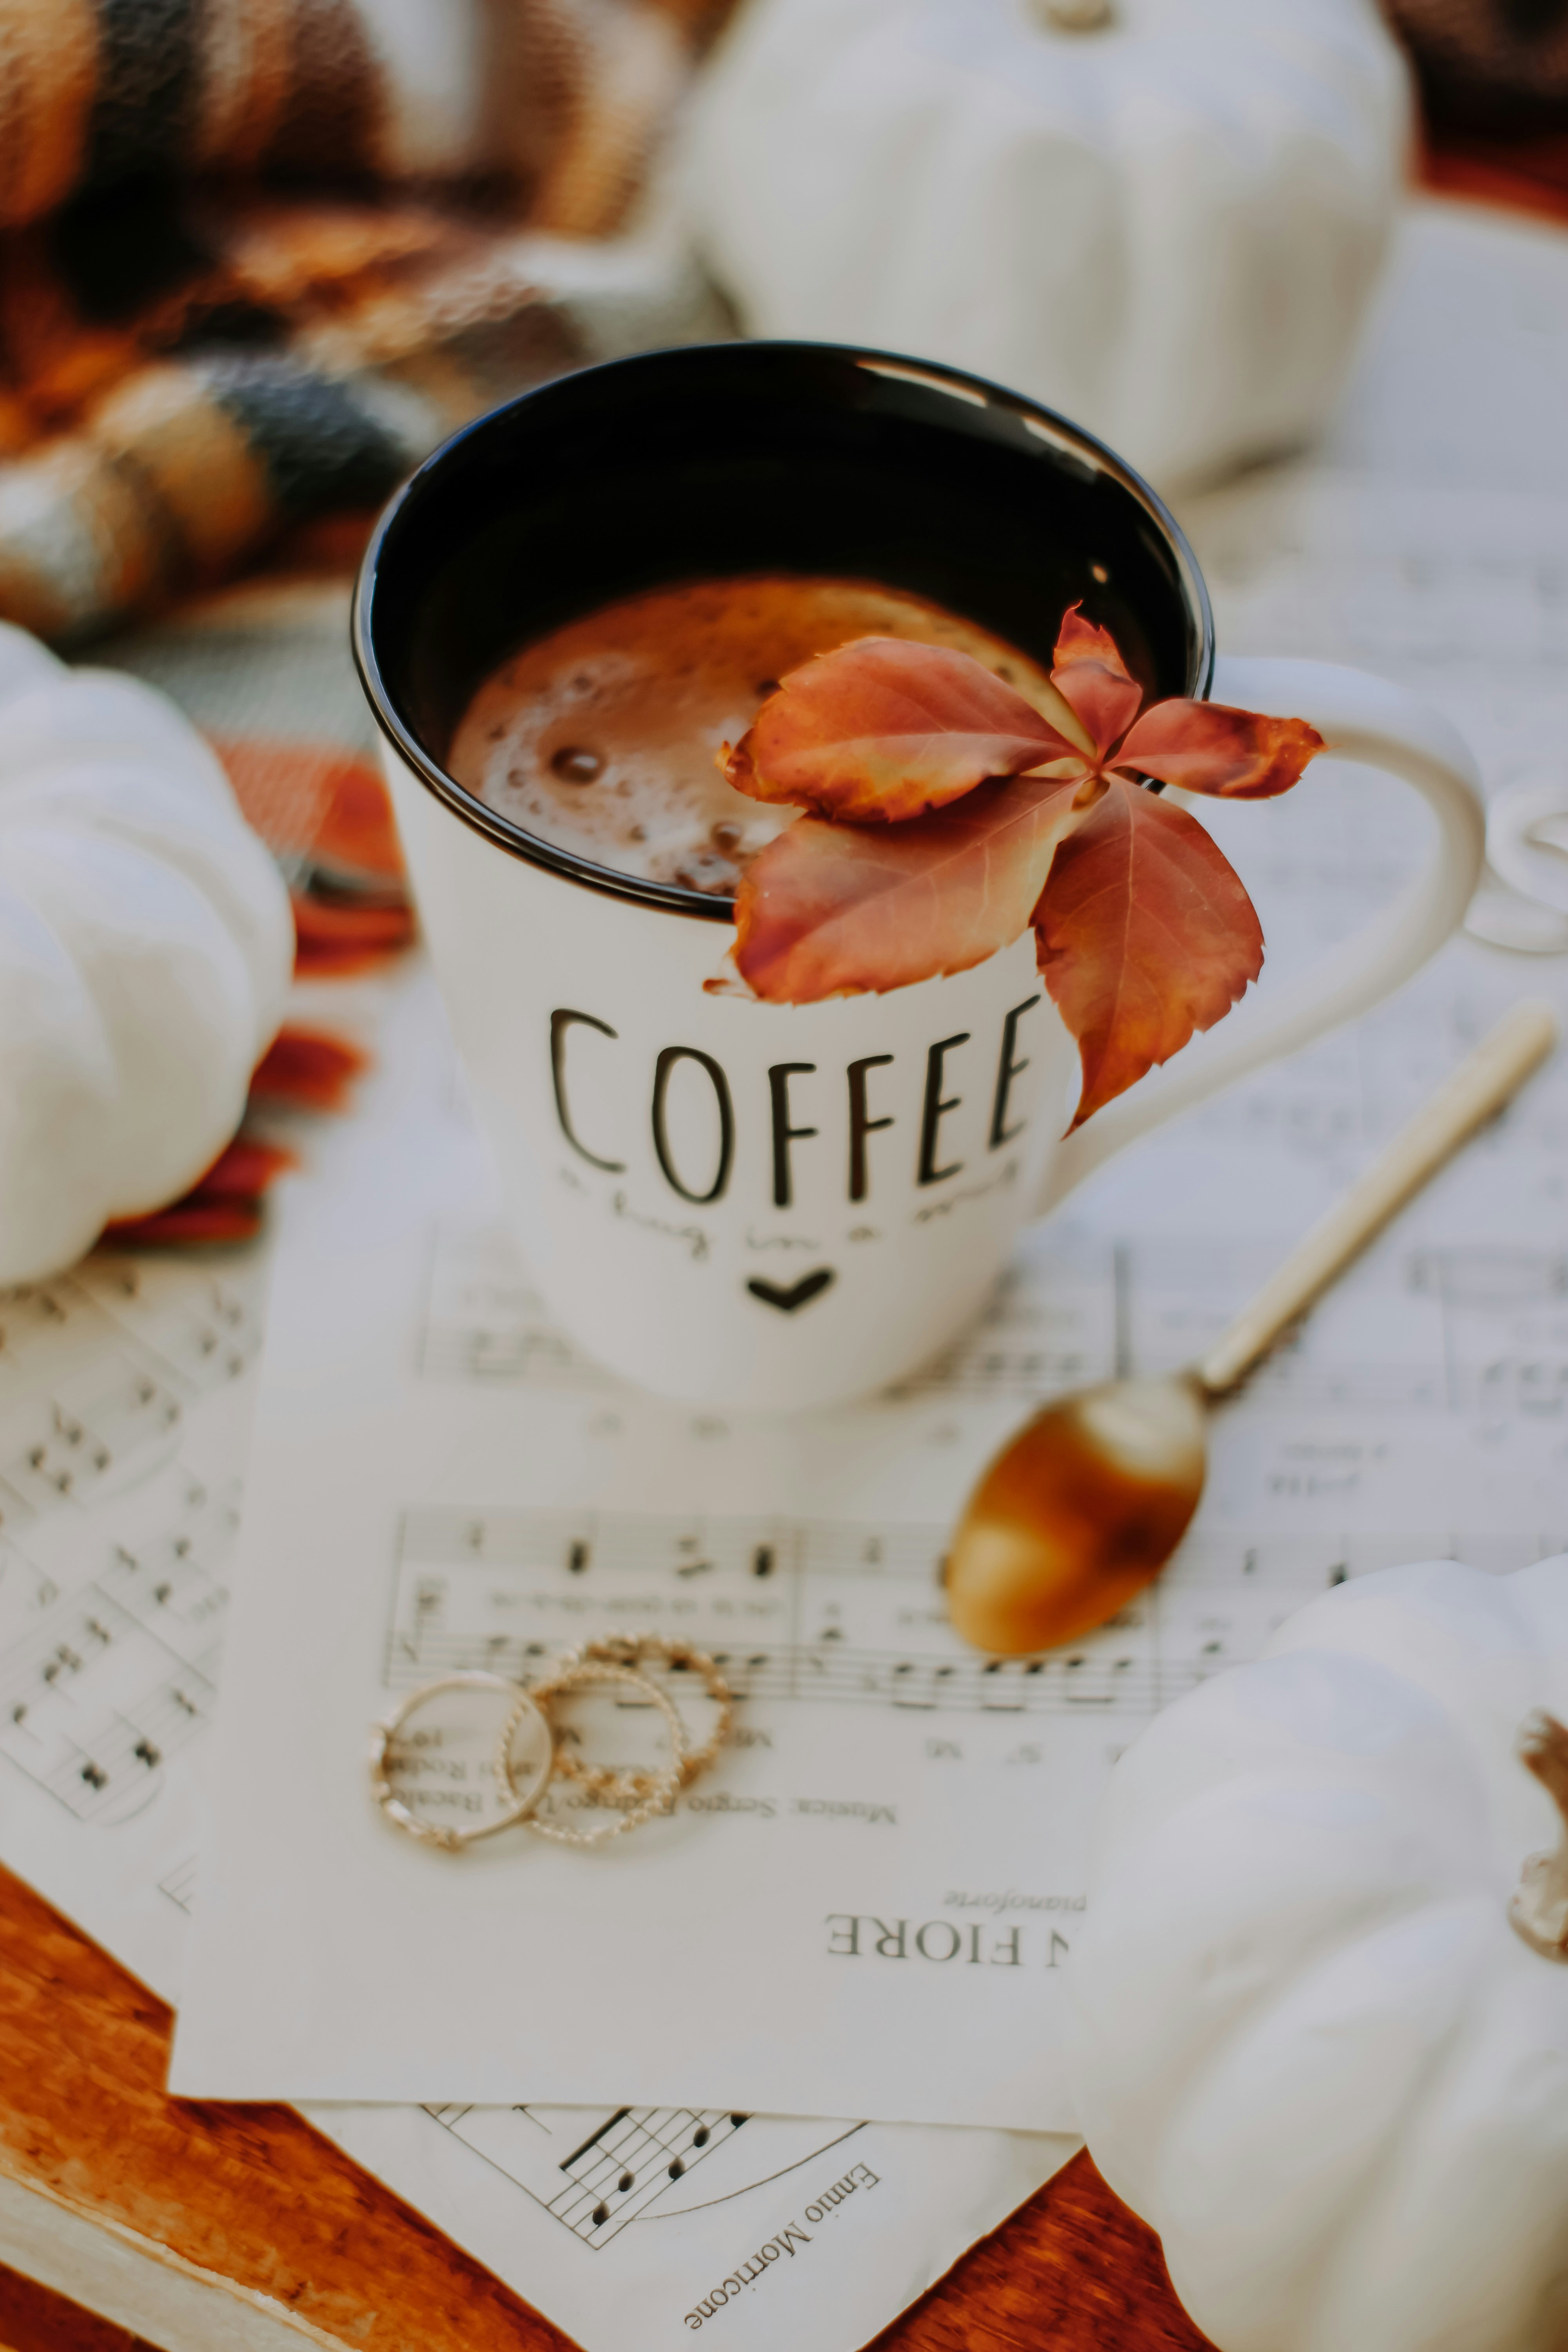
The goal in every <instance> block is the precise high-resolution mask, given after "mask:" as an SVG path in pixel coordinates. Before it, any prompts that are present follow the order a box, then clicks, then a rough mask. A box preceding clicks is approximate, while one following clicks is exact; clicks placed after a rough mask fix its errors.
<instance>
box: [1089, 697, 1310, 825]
mask: <svg viewBox="0 0 1568 2352" xmlns="http://www.w3.org/2000/svg"><path fill="white" fill-rule="evenodd" d="M1322 748H1323V739H1322V737H1321V735H1320V734H1319V732H1318V730H1317V729H1316V728H1315V727H1309V726H1308V724H1307V722H1306V720H1305V719H1268V718H1266V717H1265V716H1264V714H1263V713H1262V712H1261V711H1259V710H1231V709H1227V707H1226V705H1225V704H1224V703H1223V702H1184V701H1182V700H1180V699H1173V700H1172V701H1170V702H1156V703H1155V704H1154V706H1153V708H1152V709H1149V710H1146V711H1145V712H1144V713H1143V716H1142V719H1139V721H1138V723H1137V725H1136V726H1135V727H1133V728H1132V729H1131V730H1130V732H1129V734H1128V736H1127V740H1126V741H1125V742H1124V743H1123V744H1122V746H1121V750H1120V751H1118V753H1117V755H1116V757H1117V760H1118V761H1119V762H1120V763H1121V765H1122V766H1124V767H1129V768H1136V769H1137V771H1138V772H1139V774H1140V775H1143V776H1157V777H1158V778H1159V780H1160V782H1162V783H1163V784H1179V785H1180V786H1181V788H1182V790H1183V791H1184V792H1188V793H1212V794H1213V795H1214V796H1215V798H1216V799H1219V800H1227V801H1268V800H1272V799H1273V798H1274V797H1275V795H1276V794H1277V793H1288V792H1289V789H1290V787H1291V785H1292V784H1294V783H1298V782H1300V776H1301V771H1302V769H1303V768H1304V767H1305V766H1306V764H1307V762H1308V761H1309V760H1310V759H1311V758H1313V757H1314V755H1315V754H1316V753H1317V752H1319V751H1321V750H1322Z"/></svg>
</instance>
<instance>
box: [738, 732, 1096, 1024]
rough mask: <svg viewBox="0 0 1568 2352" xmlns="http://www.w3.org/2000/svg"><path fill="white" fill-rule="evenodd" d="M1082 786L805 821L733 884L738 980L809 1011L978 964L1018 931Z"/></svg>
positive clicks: (1057, 782)
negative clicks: (915, 811) (875, 816)
mask: <svg viewBox="0 0 1568 2352" xmlns="http://www.w3.org/2000/svg"><path fill="white" fill-rule="evenodd" d="M1081 764H1082V763H1081V761H1080V762H1079V765H1080V766H1081ZM1080 790H1081V785H1080V783H1079V782H1078V781H1077V780H1074V779H1072V778H1068V779H1067V780H1065V781H1064V780H1062V779H1059V778H1047V777H1043V776H1018V777H1011V778H1008V777H1001V778H997V779H996V780H994V782H987V783H983V784H981V785H979V786H978V787H977V788H976V789H975V790H974V791H973V792H970V793H966V794H965V796H964V797H963V800H961V801H958V802H955V803H953V804H952V806H951V807H949V808H945V809H941V810H938V811H936V812H935V813H934V814H931V815H929V816H918V817H913V818H910V820H909V822H908V823H906V824H878V825H857V824H829V823H826V822H825V821H824V820H823V819H821V818H818V817H811V816H806V817H802V818H801V819H800V821H799V822H798V824H792V825H791V826H790V828H789V830H788V832H787V833H783V834H781V835H779V837H778V839H777V840H776V841H773V842H770V843H769V845H768V846H767V848H766V849H764V850H763V854H762V856H760V857H759V858H758V859H757V860H756V862H755V864H754V865H752V866H751V867H750V869H749V870H748V872H747V873H746V875H745V877H743V879H742V884H741V887H740V891H739V893H738V895H737V897H736V900H735V919H736V923H737V925H738V927H739V938H738V940H737V941H736V947H735V961H736V964H737V965H738V967H739V969H740V971H741V974H742V978H743V979H744V980H745V981H746V982H748V983H749V984H750V986H751V987H752V989H753V990H754V991H755V992H756V993H757V995H759V996H763V997H768V998H771V999H772V1000H773V1002H774V1003H782V1004H813V1003H817V1002H819V1001H820V1000H821V999H822V998H823V997H827V996H847V995H855V994H858V993H860V992H865V991H880V990H885V989H889V988H903V987H906V986H908V985H909V983H910V982H912V981H917V980H930V979H932V978H933V977H934V976H935V975H936V974H937V973H939V972H953V971H968V969H969V968H970V966H971V965H973V964H977V963H983V962H984V961H985V958H986V957H987V956H989V955H993V954H994V953H995V951H996V950H997V949H998V948H1003V947H1006V946H1007V945H1008V944H1009V942H1010V941H1011V940H1016V939H1017V938H1018V937H1019V935H1020V933H1021V932H1023V931H1024V930H1025V929H1026V927H1027V925H1028V921H1029V918H1030V916H1031V914H1032V912H1033V910H1034V908H1035V906H1036V903H1037V900H1038V898H1039V895H1040V891H1041V889H1042V887H1044V884H1045V880H1046V876H1047V873H1048V872H1049V871H1050V865H1051V858H1052V856H1053V853H1054V852H1055V850H1056V847H1057V844H1058V841H1060V840H1061V838H1062V836H1063V835H1065V834H1066V833H1067V832H1068V830H1069V829H1070V827H1071V826H1072V825H1073V824H1075V823H1076V822H1077V815H1078V812H1077V810H1076V808H1075V805H1074V803H1075V802H1076V800H1077V798H1078V796H1079V791H1080Z"/></svg>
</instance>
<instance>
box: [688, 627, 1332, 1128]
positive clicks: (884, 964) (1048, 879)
mask: <svg viewBox="0 0 1568 2352" xmlns="http://www.w3.org/2000/svg"><path fill="white" fill-rule="evenodd" d="M1052 683H1053V685H1054V686H1055V687H1056V688H1057V691H1058V694H1059V695H1060V696H1061V697H1062V699H1063V701H1064V702H1065V704H1066V705H1067V706H1068V709H1067V712H1066V713H1063V714H1062V729H1063V730H1069V731H1068V732H1064V731H1061V730H1058V728H1057V727H1056V726H1054V725H1053V724H1052V723H1051V722H1050V721H1049V720H1048V719H1044V718H1042V717H1041V716H1040V715H1039V714H1038V713H1037V711H1035V710H1034V709H1033V708H1032V706H1031V705H1029V704H1028V703H1026V702H1025V700H1024V699H1023V698H1022V696H1020V695H1017V694H1016V693H1014V692H1013V690H1012V689H1011V688H1008V687H1007V686H1005V684H1004V683H1003V682H1002V681H1001V680H1000V679H998V678H995V677H993V676H992V675H991V673H990V672H989V671H987V670H985V669H984V667H982V666H981V665H980V664H979V663H977V662H975V661H973V660H972V659H971V658H970V656H967V655H965V654H960V653H955V652H953V651H952V650H950V649H947V648H937V647H933V646H921V645H914V644H910V643H906V642H904V641H902V640H899V639H886V638H863V639H861V640H860V641H859V643H858V644H856V645H853V646H844V647H842V648H840V650H839V651H838V652H837V653H835V654H829V655H826V656H823V657H821V658H820V659H819V660H817V661H816V662H811V663H807V664H806V665H805V667H803V668H802V669H799V670H796V671H795V672H793V673H792V674H791V676H790V677H788V678H787V679H785V681H784V685H783V687H782V688H780V690H779V692H778V693H777V694H775V695H774V696H773V697H772V698H770V700H769V701H768V702H766V703H764V705H763V709H762V710H761V711H760V712H759V713H758V715H757V719H756V723H755V724H754V726H753V727H752V729H751V730H750V731H749V732H748V733H747V735H746V736H745V737H744V738H743V739H742V742H741V744H740V745H739V746H738V747H737V749H736V750H734V751H731V750H730V749H729V747H728V746H726V748H725V751H724V753H723V754H722V755H721V761H720V765H721V768H722V769H723V770H724V772H725V773H726V774H727V775H728V776H729V778H730V781H731V783H733V784H736V785H737V786H738V787H739V788H740V789H741V790H742V792H747V793H751V794H752V796H753V797H754V798H756V799H759V800H772V801H780V802H795V803H800V804H803V805H804V806H805V807H806V808H808V809H811V810H813V811H815V812H816V815H814V816H808V817H806V818H805V819H803V820H802V821H801V822H800V823H799V824H795V825H792V826H791V827H790V828H789V830H788V832H786V833H784V834H783V835H780V836H779V838H778V839H777V840H776V841H774V842H773V843H772V844H770V845H769V847H768V848H767V849H766V850H765V851H764V852H763V856H761V857H760V858H759V859H758V860H757V861H756V863H755V864H754V865H753V866H752V868H751V870H750V872H749V873H748V874H747V875H746V877H745V878H744V880H743V881H742V886H741V890H740V893H739V896H738V898H737V900H736V921H737V925H738V929H739V937H738V940H737V946H736V951H735V961H736V963H737V965H738V967H739V970H740V971H741V974H742V978H743V979H744V980H745V981H746V982H748V983H749V985H750V987H751V988H752V991H753V992H754V993H755V994H757V995H758V996H762V997H766V998H771V999H773V1001H774V1002H777V1003H815V1002H816V1001H818V1000H819V999H821V998H823V997H827V996H837V995H847V994H851V993H856V992H861V991H875V990H886V989H889V988H901V987H905V986H907V985H909V984H910V983H911V982H915V981H920V980H928V979H931V978H932V977H933V976H934V975H936V974H937V973H945V972H954V971H965V970H967V969H968V968H969V967H970V966H972V965H973V964H976V963H980V962H983V961H984V959H985V958H986V957H987V956H988V955H991V954H993V953H994V951H995V950H997V949H998V948H1001V947H1004V946H1005V945H1007V944H1008V943H1009V942H1010V941H1011V940H1014V939H1016V937H1017V936H1018V934H1019V932H1020V931H1021V930H1022V929H1023V928H1024V925H1025V922H1026V920H1029V919H1032V920H1033V922H1034V926H1035V929H1036V931H1037V935H1038V940H1039V957H1040V967H1041V970H1042V971H1043V973H1044V974H1045V979H1046V984H1047V988H1048V990H1049V992H1050V994H1051V996H1052V998H1053V1000H1054V1001H1055V1003H1056V1004H1057V1006H1058V1010H1059V1011H1060V1013H1061V1014H1062V1017H1063V1019H1064V1021H1065V1022H1066V1024H1067V1026H1068V1029H1069V1030H1070V1031H1071V1033H1072V1034H1073V1035H1074V1036H1075V1037H1076V1038H1077V1040H1078V1042H1079V1052H1080V1055H1081V1058H1082V1063H1083V1088H1082V1094H1081V1097H1080V1099H1079V1107H1078V1111H1077V1114H1076V1116H1075V1118H1074V1120H1073V1124H1074V1126H1075V1127H1077V1126H1080V1125H1081V1124H1082V1122H1083V1121H1084V1120H1085V1119H1086V1118H1089V1117H1090V1115H1091V1114H1092V1113H1093V1112H1094V1111H1095V1110H1097V1109H1099V1108H1100V1107H1101V1106H1102V1105H1103V1104H1105V1103H1107V1102H1110V1100H1111V1099H1112V1098H1113V1097H1115V1096H1117V1095H1119V1094H1121V1092H1123V1090H1124V1089H1125V1088H1126V1087H1130V1086H1131V1085H1132V1083H1133V1082H1134V1080H1135V1079H1137V1078H1140V1077H1142V1075H1143V1073H1144V1071H1145V1070H1148V1069H1150V1068H1151V1067H1152V1066H1154V1065H1155V1064H1156V1063H1159V1062H1163V1061H1166V1060H1168V1058H1169V1057H1170V1055H1172V1054H1173V1053H1175V1052H1176V1051H1177V1050H1178V1049H1179V1048H1180V1047H1181V1046H1183V1045H1185V1044H1186V1042H1187V1040H1188V1038H1189V1037H1190V1036H1191V1035H1192V1034H1193V1032H1194V1030H1195V1029H1206V1028H1208V1027H1210V1026H1211V1025H1212V1024H1213V1023H1215V1021H1217V1020H1219V1019H1220V1017H1221V1016H1222V1014H1224V1013H1226V1012H1228V1011H1229V1009H1230V1007H1231V1005H1232V1004H1233V1003H1235V1002H1236V1001H1237V998H1238V997H1239V996H1240V995H1241V993H1242V992H1243V991H1244V990H1245V989H1246V987H1247V983H1248V982H1250V981H1252V980H1254V979H1256V977H1257V975H1258V971H1260V970H1261V968H1262V961H1263V935H1262V931H1261V929H1259V926H1258V917H1257V915H1256V913H1255V912H1254V909H1253V907H1252V903H1251V901H1250V899H1249V898H1247V892H1246V890H1245V889H1244V888H1243V887H1242V885H1241V883H1240V881H1239V880H1238V878H1237V876H1236V874H1235V873H1234V872H1233V871H1232V869H1231V867H1230V866H1229V865H1228V864H1227V862H1226V859H1225V858H1224V856H1222V855H1221V854H1220V851H1219V850H1218V848H1217V847H1216V846H1215V843H1214V842H1213V841H1212V840H1211V839H1210V838H1209V836H1208V835H1207V834H1206V833H1205V831H1204V829H1203V827H1202V826H1201V825H1200V824H1197V823H1196V822H1195V821H1194V819H1193V818H1192V817H1190V816H1188V815H1187V814H1185V813H1184V811H1183V810H1180V809H1176V808H1173V807H1171V806H1170V805H1168V804H1167V803H1163V802H1162V801H1160V800H1159V799H1158V798H1157V797H1156V796H1155V795H1154V794H1152V793H1148V792H1146V791H1144V790H1143V788H1142V786H1141V785H1140V784H1138V783H1137V782H1135V780H1134V774H1133V773H1132V772H1138V773H1143V774H1149V775H1152V776H1154V777H1156V778H1158V779H1159V780H1160V781H1162V782H1168V783H1173V784H1179V785H1183V786H1184V787H1185V788H1186V789H1187V790H1188V791H1190V792H1203V793H1213V794H1215V795H1217V796H1219V797H1221V798H1228V799H1265V798H1268V797H1270V796H1272V795H1273V794H1275V793H1281V792H1285V791H1288V790H1289V787H1290V786H1291V785H1292V784H1293V783H1295V782H1296V781H1297V779H1298V778H1299V777H1300V774H1301V772H1302V770H1303V769H1304V768H1305V766H1306V764H1307V762H1308V761H1309V760H1310V759H1311V758H1312V756H1313V754H1314V753H1315V752H1317V751H1321V749H1322V748H1323V746H1322V739H1321V737H1320V736H1319V735H1318V734H1317V732H1316V731H1315V730H1313V729H1312V728H1310V727H1309V726H1307V725H1306V724H1305V722H1304V721H1302V720H1300V719H1270V718H1266V717H1262V716H1260V715H1258V714H1257V713H1255V712H1251V711H1240V710H1231V709H1226V708H1224V707H1223V706H1218V705H1214V704H1209V703H1202V702H1194V701H1190V700H1184V699H1181V698H1173V699H1171V700H1168V701H1165V702H1160V703H1155V704H1154V705H1153V706H1152V708H1151V709H1148V710H1146V711H1144V712H1143V713H1142V716H1140V715H1139V712H1140V706H1141V704H1142V698H1143V696H1142V688H1141V687H1140V686H1139V684H1138V682H1137V680H1136V679H1135V678H1133V677H1131V675H1130V674H1129V672H1128V669H1127V666H1126V664H1125V663H1124V662H1123V660H1122V658H1121V653H1120V650H1119V649H1118V647H1117V645H1116V642H1115V640H1114V638H1112V637H1111V636H1110V634H1109V633H1108V632H1107V631H1106V630H1104V629H1102V628H1100V627H1098V626H1097V625H1095V624H1094V623H1093V622H1091V621H1089V620H1086V619H1085V618H1084V616H1083V614H1082V613H1081V611H1080V610H1079V607H1078V606H1077V605H1074V606H1073V608H1072V609H1071V610H1070V611H1069V612H1068V613H1067V614H1065V615H1064V616H1063V620H1062V624H1061V628H1060V631H1059V633H1058V642H1057V647H1056V656H1055V667H1054V669H1053V671H1052ZM1072 738H1077V739H1078V740H1077V747H1076V748H1075V742H1074V740H1071V739H1072ZM1086 743H1092V745H1093V751H1092V753H1089V752H1086V751H1085V750H1084V749H1083V748H1082V747H1083V746H1084V744H1086ZM1053 860H1054V862H1053ZM1031 892H1033V893H1034V896H1033V897H1032V898H1031V895H1030V894H1031Z"/></svg>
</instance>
